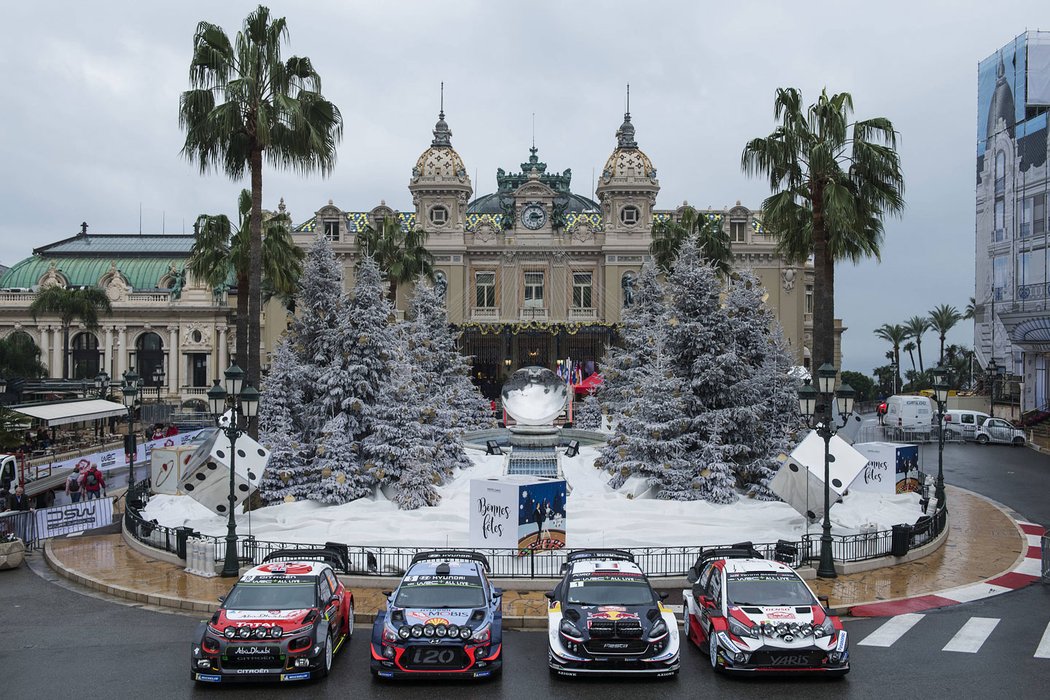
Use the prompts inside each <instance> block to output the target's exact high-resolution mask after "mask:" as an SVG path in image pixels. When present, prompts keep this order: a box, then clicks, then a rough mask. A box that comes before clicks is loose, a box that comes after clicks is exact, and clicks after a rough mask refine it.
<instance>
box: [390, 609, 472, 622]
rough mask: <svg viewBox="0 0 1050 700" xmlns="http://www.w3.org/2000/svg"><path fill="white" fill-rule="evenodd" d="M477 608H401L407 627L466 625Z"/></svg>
mask: <svg viewBox="0 0 1050 700" xmlns="http://www.w3.org/2000/svg"><path fill="white" fill-rule="evenodd" d="M475 610H477V608H401V611H402V612H404V614H405V621H404V623H403V624H406V625H426V624H431V625H465V624H467V621H468V620H470V616H471V615H473V614H474V611H475Z"/></svg>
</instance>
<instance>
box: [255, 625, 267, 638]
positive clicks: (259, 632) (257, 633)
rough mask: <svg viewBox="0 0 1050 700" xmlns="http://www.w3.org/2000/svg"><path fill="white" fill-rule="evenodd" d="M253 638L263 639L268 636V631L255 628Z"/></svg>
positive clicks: (262, 628) (263, 628)
mask: <svg viewBox="0 0 1050 700" xmlns="http://www.w3.org/2000/svg"><path fill="white" fill-rule="evenodd" d="M255 636H256V637H257V638H259V639H265V638H267V637H269V636H270V631H269V630H268V629H266V628H265V627H256V628H255Z"/></svg>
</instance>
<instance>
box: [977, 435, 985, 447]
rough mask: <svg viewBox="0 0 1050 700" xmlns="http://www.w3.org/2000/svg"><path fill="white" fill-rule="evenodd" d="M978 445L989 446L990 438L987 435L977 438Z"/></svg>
mask: <svg viewBox="0 0 1050 700" xmlns="http://www.w3.org/2000/svg"><path fill="white" fill-rule="evenodd" d="M977 444H978V445H987V444H988V436H987V435H978V436H977Z"/></svg>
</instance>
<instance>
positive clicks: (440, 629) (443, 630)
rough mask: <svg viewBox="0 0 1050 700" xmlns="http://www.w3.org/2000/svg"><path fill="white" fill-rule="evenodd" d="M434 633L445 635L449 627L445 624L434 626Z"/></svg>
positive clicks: (440, 635)
mask: <svg viewBox="0 0 1050 700" xmlns="http://www.w3.org/2000/svg"><path fill="white" fill-rule="evenodd" d="M434 634H436V635H437V636H439V637H444V636H446V635H448V627H445V626H444V625H436V626H435V627H434Z"/></svg>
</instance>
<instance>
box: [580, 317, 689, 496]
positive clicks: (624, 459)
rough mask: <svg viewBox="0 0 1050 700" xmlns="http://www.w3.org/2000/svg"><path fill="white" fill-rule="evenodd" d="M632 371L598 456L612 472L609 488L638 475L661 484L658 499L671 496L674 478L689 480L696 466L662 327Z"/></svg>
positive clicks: (680, 388) (678, 383) (678, 382)
mask: <svg viewBox="0 0 1050 700" xmlns="http://www.w3.org/2000/svg"><path fill="white" fill-rule="evenodd" d="M632 375H633V376H634V377H635V378H636V379H637V380H639V381H638V382H637V383H635V384H632V385H630V386H628V387H626V391H625V393H626V394H627V396H626V398H625V401H624V404H623V408H622V410H621V412H620V417H619V420H618V421H617V423H616V429H615V431H614V432H613V435H612V437H611V438H610V439H609V441H608V442H607V443H606V444H605V445H603V446H602V447H601V449H600V458H599V459H600V461H601V464H602V465H604V466H605V468H606V470H607V471H609V472H610V474H611V475H612V478H611V479H610V481H609V485H610V486H612V487H613V488H620V487H621V486H622V485H623V483H624V482H625V481H626V480H627V478H628V477H631V476H642V477H644V478H645V479H646V480H647V481H648V482H649V484H651V485H653V486H657V487H659V488H660V491H659V492H658V493H659V495H660V496H661V497H665V498H667V497H674V496H673V494H675V493H677V492H678V491H679V490H681V488H679V487H678V485H679V482H683V483H685V484H688V483H689V482H690V481H691V480H692V479H693V478H694V474H695V473H696V471H697V470H696V469H695V468H694V467H693V464H692V463H691V461H690V459H689V448H690V442H691V441H690V434H689V430H690V419H689V416H688V415H687V414H686V411H685V399H686V391H685V389H684V386H683V384H682V381H681V380H680V379H679V378H678V377H677V376H676V375H675V373H674V370H673V367H672V362H671V358H670V357H669V356H668V355H667V354H666V352H665V348H664V333H663V332H662V331H658V332H657V333H656V336H655V338H654V342H653V344H652V346H651V348H650V358H649V360H648V361H647V362H646V363H645V364H644V365H641V366H639V367H637V368H634V369H633V370H632ZM684 488H685V489H686V490H687V492H688V490H689V489H688V486H685V487H684Z"/></svg>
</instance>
